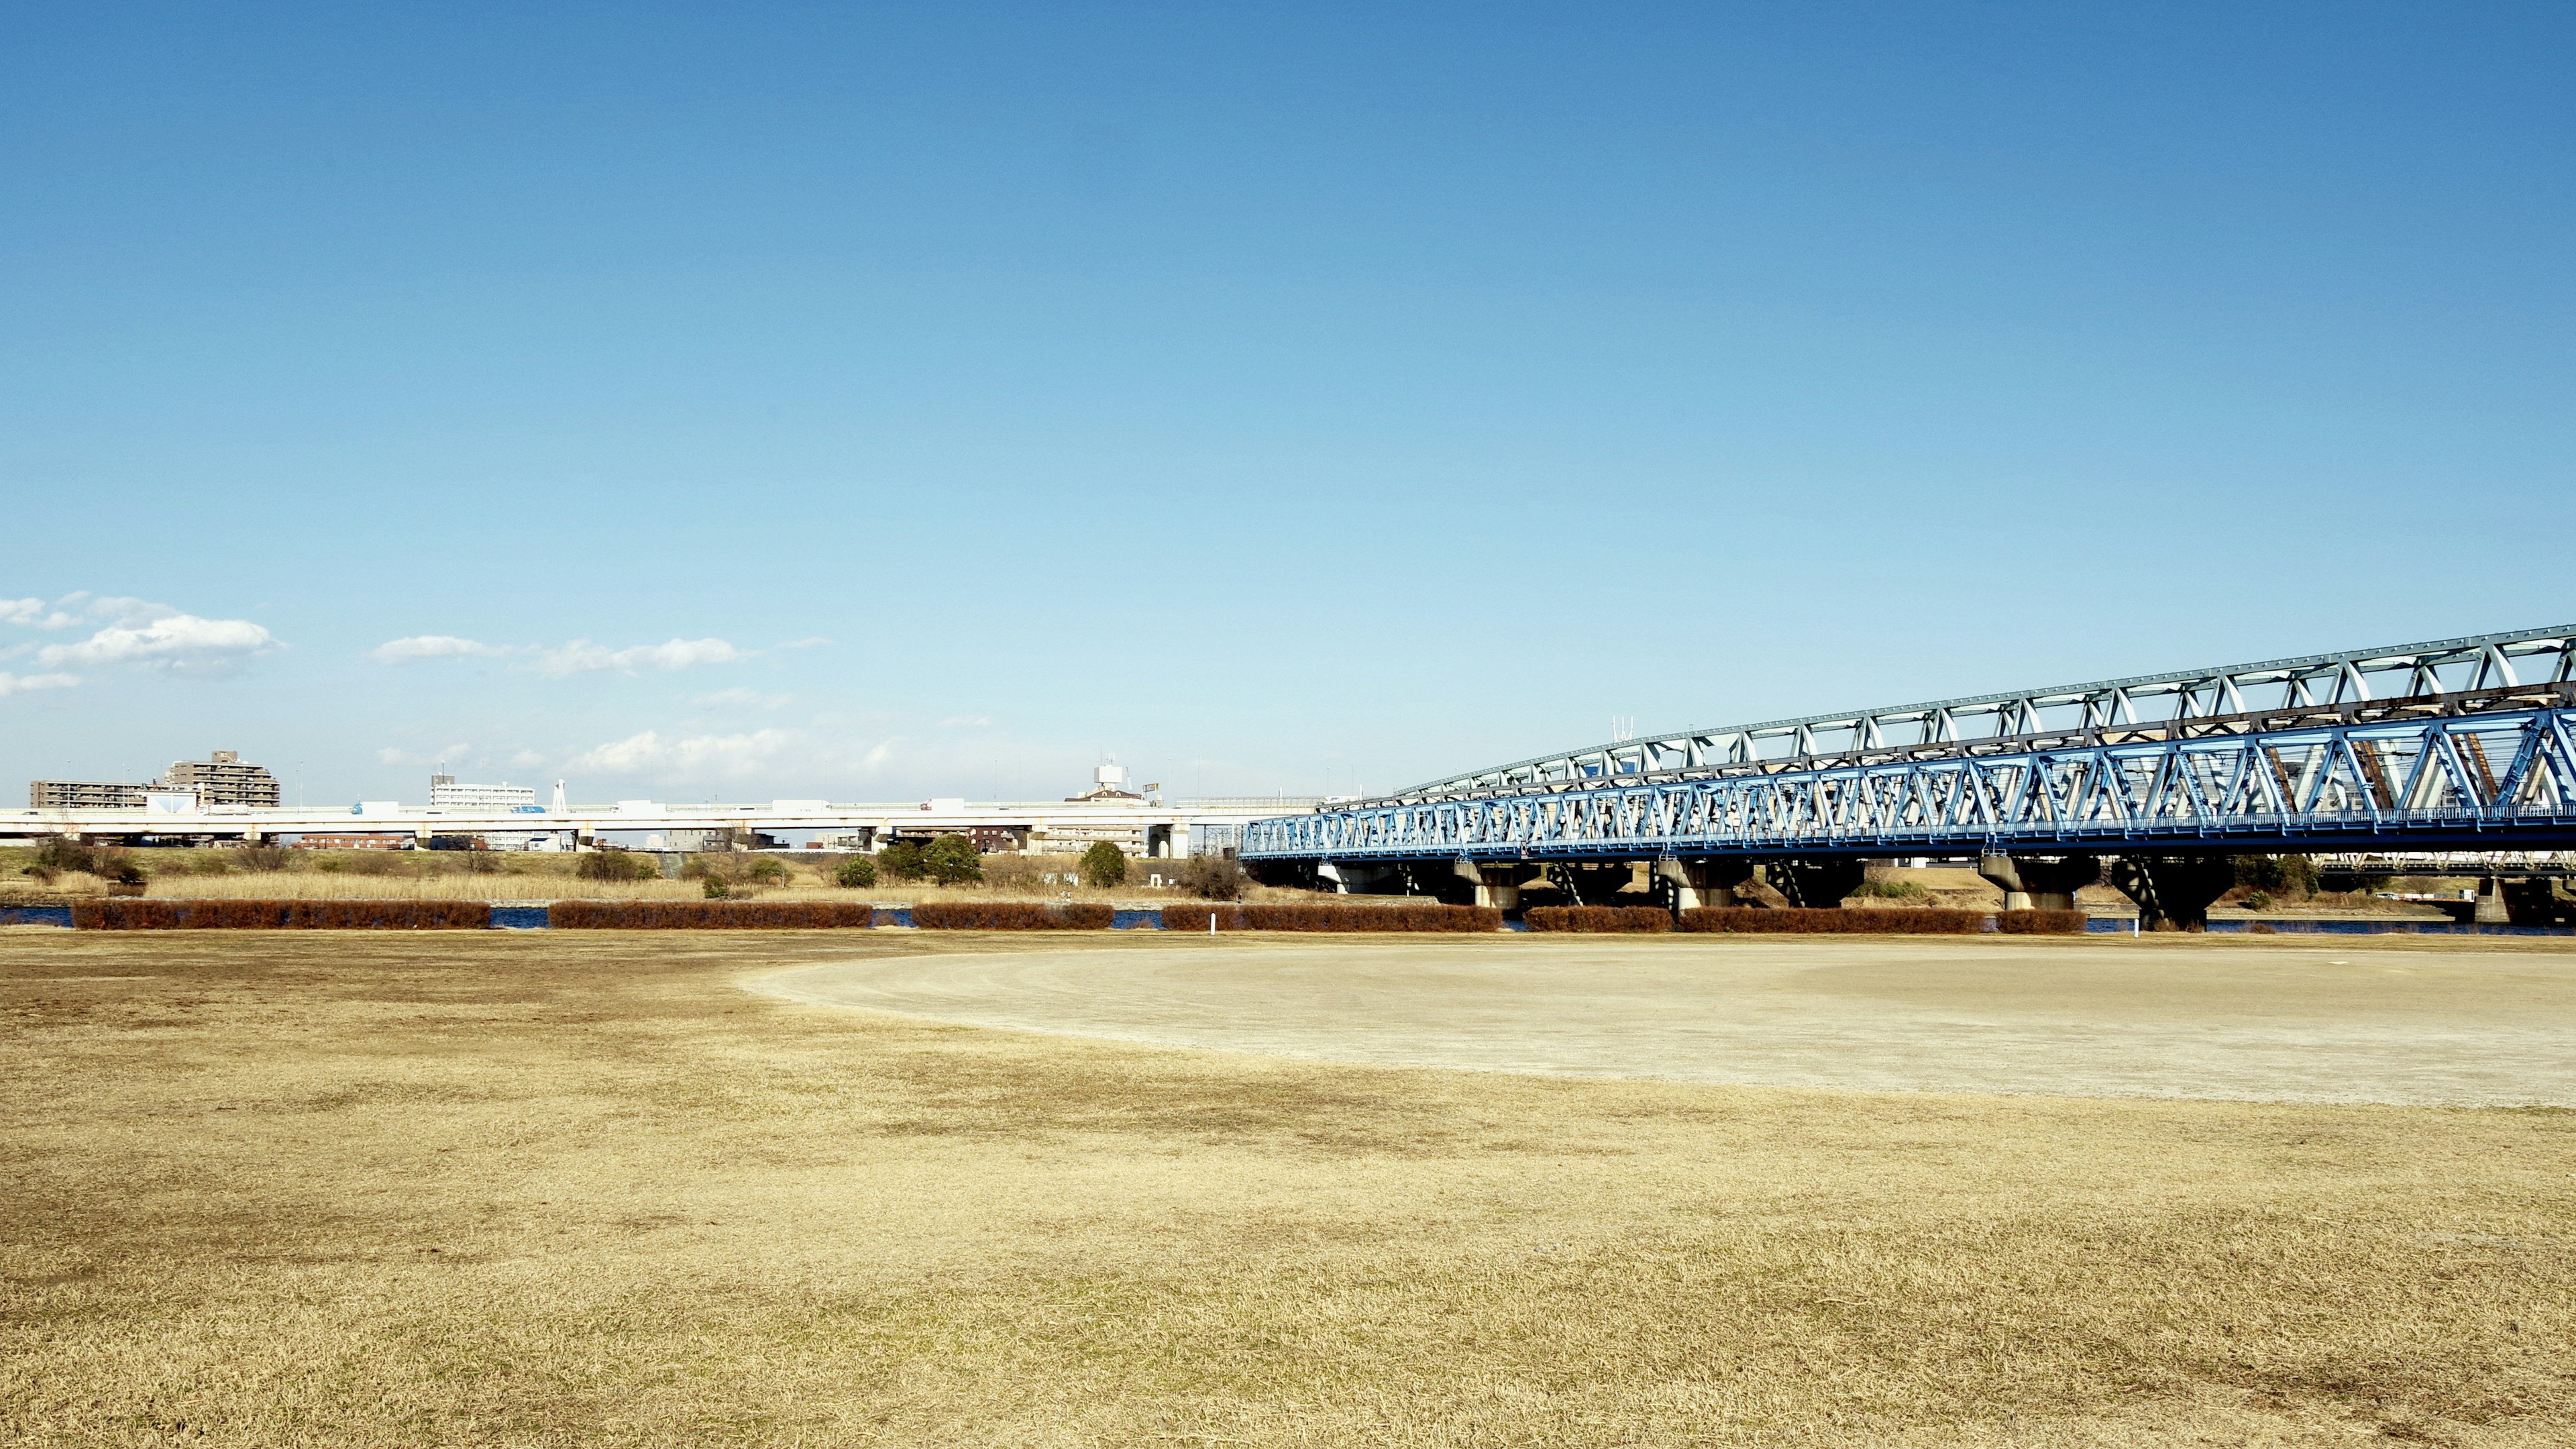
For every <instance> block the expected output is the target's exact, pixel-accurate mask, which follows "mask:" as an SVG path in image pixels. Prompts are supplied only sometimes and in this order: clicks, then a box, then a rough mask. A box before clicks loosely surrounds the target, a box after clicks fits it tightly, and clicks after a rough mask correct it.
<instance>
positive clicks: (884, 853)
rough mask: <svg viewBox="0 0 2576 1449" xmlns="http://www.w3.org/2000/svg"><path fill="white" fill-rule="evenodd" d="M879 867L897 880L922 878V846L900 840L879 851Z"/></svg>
mask: <svg viewBox="0 0 2576 1449" xmlns="http://www.w3.org/2000/svg"><path fill="white" fill-rule="evenodd" d="M877 869H879V870H881V871H884V872H885V873H886V874H887V875H888V876H889V877H891V878H893V879H895V880H919V879H921V873H922V872H921V847H920V846H918V845H915V844H913V843H912V842H911V841H909V840H898V841H896V842H894V843H893V844H892V845H889V846H887V847H886V848H885V849H883V850H880V851H878V852H877Z"/></svg>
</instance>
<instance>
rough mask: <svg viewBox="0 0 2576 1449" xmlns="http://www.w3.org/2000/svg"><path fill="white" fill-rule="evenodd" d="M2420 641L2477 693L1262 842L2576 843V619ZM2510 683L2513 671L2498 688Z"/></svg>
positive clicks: (1629, 854) (1353, 810)
mask: <svg viewBox="0 0 2576 1449" xmlns="http://www.w3.org/2000/svg"><path fill="white" fill-rule="evenodd" d="M2500 640H2501V641H2507V642H2509V643H2510V644H2512V645H2515V646H2519V647H2518V648H2516V650H2515V651H2514V652H2515V653H2517V654H2520V655H2522V656H2523V657H2525V658H2526V659H2528V658H2529V657H2530V656H2531V655H2534V654H2539V655H2543V656H2544V659H2543V660H2541V661H2535V662H2539V663H2540V664H2541V667H2540V668H2539V669H2536V670H2529V671H2526V672H2530V673H2536V674H2540V675H2543V676H2545V677H2544V678H2542V679H2540V680H2538V681H2536V682H2533V683H2521V682H2518V681H2515V680H2514V671H2513V668H2512V665H2511V663H2510V662H2508V659H2507V656H2506V655H2505V653H2504V652H2503V650H2502V649H2501V648H2500V647H2498V645H2497V643H2496V641H2500ZM2419 648H2422V649H2432V648H2439V649H2442V650H2444V651H2447V652H2449V653H2451V654H2454V655H2458V656H2462V657H2466V658H2470V659H2474V660H2477V661H2479V662H2478V663H2477V665H2476V669H2477V673H2476V674H2475V675H2474V676H2472V677H2471V678H2470V679H2469V680H2468V681H2466V682H2470V683H2472V684H2476V685H2484V686H2485V687H2473V688H2469V689H2461V690H2450V691H2442V690H2440V689H2439V688H2438V686H2439V685H2440V683H2441V682H2442V680H2441V679H2440V677H2439V676H2438V674H2437V673H2435V672H2434V671H2433V669H2432V668H2430V667H2429V666H2426V667H2418V668H2416V669H2415V670H2414V673H2413V675H2412V676H2411V679H2410V682H2411V683H2413V684H2415V685H2417V686H2419V687H2420V686H2421V685H2423V684H2426V683H2430V684H2433V685H2435V686H2436V688H2435V689H2434V690H2432V691H2427V692H2419V693H2409V694H2401V695H2398V696H2397V697H2394V698H2385V699H2376V700H2374V699H2372V698H2370V697H2369V691H2368V690H2367V689H2366V688H2358V687H2357V688H2353V689H2349V690H2341V691H2338V693H2340V695H2341V697H2340V698H2325V699H2319V698H2315V697H2307V698H2302V697H2301V696H2300V695H2299V694H2298V693H2296V692H2292V693H2291V694H2290V695H2289V697H2288V698H2286V699H2284V700H2283V701H2282V702H2281V703H2279V704H2277V705H2276V706H2275V707H2273V708H2271V709H2268V710H2253V711H2242V712H2237V713H2217V712H2210V711H2203V712H2197V713H2179V714H2176V715H2173V716H2170V717H2167V718H2163V719H2159V720H2153V721H2143V722H2136V721H2131V722H2124V721H2120V720H2117V719H2109V720H2105V719H2103V718H2102V717H2100V716H2099V715H2098V714H2096V715H2092V716H2089V717H2088V719H2087V720H2086V721H2084V722H2082V723H2079V724H2078V725H2077V726H2076V727H2074V728H2070V729H2063V730H2059V731H2056V732H2029V733H2021V734H2015V735H2003V736H1986V737H1982V738H1972V739H1950V740H1940V739H1933V740H1926V741H1923V742H1920V743H1915V744H1908V745H1902V746H1877V747H1872V746H1870V745H1868V744H1866V743H1863V744H1860V745H1857V746H1854V747H1850V748H1845V749H1842V750H1838V751H1836V752H1833V753H1806V754H1800V755H1797V756H1792V757H1789V758H1786V759H1780V760H1761V759H1742V760H1734V761H1723V762H1718V763H1715V764H1709V765H1701V766H1698V767H1696V768H1692V769H1688V770H1674V771H1667V772H1662V773H1658V774H1642V773H1631V774H1628V775H1625V776H1621V775H1607V776H1602V775H1594V776H1582V777H1576V778H1572V779H1557V780H1533V781H1525V782H1517V783H1504V782H1501V781H1493V782H1492V783H1484V784H1483V787H1482V789H1481V790H1479V791H1476V792H1475V793H1469V790H1468V789H1461V788H1459V784H1458V782H1443V783H1444V784H1445V785H1447V786H1448V788H1447V789H1444V790H1442V791H1441V792H1440V793H1437V794H1427V795H1412V792H1408V795H1411V796H1412V798H1405V797H1397V798H1391V799H1387V800H1379V801H1370V802H1365V803H1362V804H1359V805H1354V806H1351V807H1348V808H1345V809H1338V810H1331V811H1322V812H1318V813H1316V814H1313V815H1300V816H1287V817H1280V818H1275V819H1270V820H1263V821H1258V822H1255V823H1253V824H1252V825H1249V826H1247V827H1245V831H1244V836H1243V844H1242V854H1243V857H1244V858H1245V859H1246V860H1253V861H1261V860H1279V861H1288V860H1336V861H1369V860H1386V861H1396V860H1434V859H1450V860H1469V861H1507V860H1532V861H1549V860H1565V861H1573V860H1586V859H1599V860H1634V859H1645V858H1657V857H1692V858H1700V857H1719V856H1730V855H1733V856H1781V855H1916V854H1922V855H1932V854H1962V853H1968V852H1975V851H1987V850H2002V851H2026V852H2030V853H2035V854H2040V853H2060V852H2083V851H2158V852H2187V851H2310V850H2333V851H2349V850H2355V849H2383V848H2384V849H2417V850H2425V849H2436V850H2439V849H2459V850H2496V849H2511V848H2524V849H2532V848H2556V847H2563V846H2576V680H2571V678H2570V674H2571V670H2570V667H2569V666H2570V663H2571V649H2576V630H2568V631H2539V630H2531V631H2524V632H2522V633H2520V634H2515V635H2509V636H2508V635H2495V636H2485V637H2484V638H2481V639H2474V640H2449V641H2443V642H2442V644H2440V645H2439V646H2419ZM2404 652H2405V651H2404V650H2384V651H2375V652H2373V653H2372V654H2370V655H2369V656H2367V657H2370V658H2372V659H2374V660H2387V659H2390V658H2392V657H2398V656H2402V655H2403V654H2404ZM2333 658H2334V656H2318V659H2322V660H2332V659H2333ZM2296 663H2297V664H2299V665H2300V666H2302V667H2307V666H2311V665H2313V664H2315V663H2316V661H2315V660H2302V661H2296ZM2260 667H2264V666H2247V668H2249V669H2251V668H2260ZM2342 672H2343V673H2345V674H2350V673H2351V671H2349V670H2345V671H2342ZM2499 672H2500V673H2501V674H2502V675H2503V677H2504V679H2505V681H2506V682H2505V683H2502V684H2491V683H2489V681H2492V680H2494V679H2495V678H2496V676H2497V674H2498V673H2499ZM2208 674H2209V675H2215V676H2219V677H2221V678H2223V677H2224V675H2225V671H2209V672H2208ZM2195 677H2202V676H2195ZM2354 683H2355V685H2356V686H2357V685H2358V684H2359V680H2358V678H2357V677H2356V678H2355V679H2354ZM2076 688H2078V689H2081V688H2084V687H2082V686H2078V687H2076ZM1470 778H1472V777H1459V779H1460V782H1463V781H1466V780H1468V779H1470ZM1470 788H1473V787H1470Z"/></svg>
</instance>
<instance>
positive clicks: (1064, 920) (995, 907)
mask: <svg viewBox="0 0 2576 1449" xmlns="http://www.w3.org/2000/svg"><path fill="white" fill-rule="evenodd" d="M1117 914H1118V913H1117V912H1116V911H1114V910H1112V909H1111V908H1110V907H1108V906H1103V905H1053V906H1051V905H1046V904H1044V903H1042V902H1038V901H925V902H923V903H922V904H920V905H917V906H914V907H913V908H912V923H913V924H914V925H916V926H921V927H925V928H927V929H929V930H934V931H1105V930H1107V929H1109V925H1110V922H1111V921H1112V920H1114V919H1115V918H1116V917H1117Z"/></svg>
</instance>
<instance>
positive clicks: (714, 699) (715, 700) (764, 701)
mask: <svg viewBox="0 0 2576 1449" xmlns="http://www.w3.org/2000/svg"><path fill="white" fill-rule="evenodd" d="M795 698H796V696H794V695H792V694H763V693H761V692H760V691H759V690H756V689H742V688H734V689H719V690H717V691H716V692H715V693H713V694H701V695H699V696H697V697H696V698H695V699H692V700H690V701H689V702H690V703H691V704H704V705H714V706H718V707H724V706H728V705H743V706H746V707H749V708H752V709H783V708H785V707H786V706H787V704H788V703H789V702H790V701H792V700H794V699H795Z"/></svg>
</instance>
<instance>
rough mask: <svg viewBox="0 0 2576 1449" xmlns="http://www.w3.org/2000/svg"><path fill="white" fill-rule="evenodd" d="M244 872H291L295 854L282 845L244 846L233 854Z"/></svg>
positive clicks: (293, 866)
mask: <svg viewBox="0 0 2576 1449" xmlns="http://www.w3.org/2000/svg"><path fill="white" fill-rule="evenodd" d="M233 859H235V860H237V861H240V862H241V868H242V869H244V870H258V871H270V870H293V869H294V868H295V852H294V851H291V850H289V849H287V848H286V847H285V846H282V845H245V846H243V847H241V848H240V849H239V850H236V851H234V852H233Z"/></svg>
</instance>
